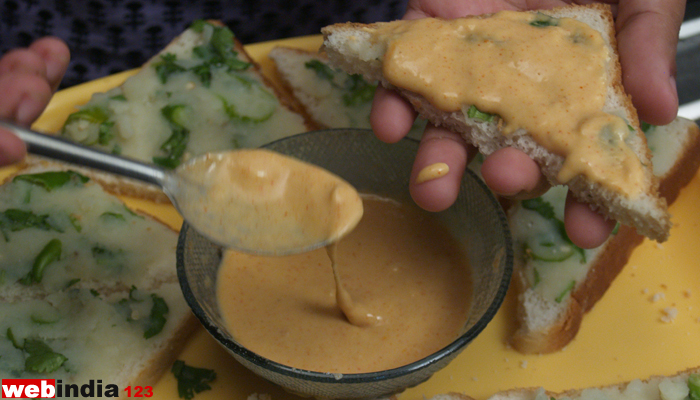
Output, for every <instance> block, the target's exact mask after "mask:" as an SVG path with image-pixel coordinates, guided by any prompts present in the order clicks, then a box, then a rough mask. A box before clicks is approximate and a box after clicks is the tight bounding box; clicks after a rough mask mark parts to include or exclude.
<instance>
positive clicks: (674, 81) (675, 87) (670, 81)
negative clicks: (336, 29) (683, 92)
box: [669, 75, 678, 97]
mask: <svg viewBox="0 0 700 400" xmlns="http://www.w3.org/2000/svg"><path fill="white" fill-rule="evenodd" d="M669 83H670V84H671V89H672V90H673V94H675V95H676V97H677V96H678V87H677V86H676V77H675V76H673V75H671V77H670V78H669Z"/></svg>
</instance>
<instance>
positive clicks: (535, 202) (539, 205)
mask: <svg viewBox="0 0 700 400" xmlns="http://www.w3.org/2000/svg"><path fill="white" fill-rule="evenodd" d="M520 205H522V206H523V208H525V209H527V210H532V211H535V212H537V213H538V214H540V215H541V216H543V217H544V218H545V219H556V216H555V215H554V207H552V205H551V204H549V202H547V201H546V200H544V199H543V198H541V197H536V198H534V199H527V200H523V201H521V202H520Z"/></svg>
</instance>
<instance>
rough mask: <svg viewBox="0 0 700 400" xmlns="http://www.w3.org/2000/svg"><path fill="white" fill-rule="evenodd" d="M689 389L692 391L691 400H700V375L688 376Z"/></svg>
mask: <svg viewBox="0 0 700 400" xmlns="http://www.w3.org/2000/svg"><path fill="white" fill-rule="evenodd" d="M688 389H689V390H690V395H689V397H690V400H700V374H690V376H688Z"/></svg>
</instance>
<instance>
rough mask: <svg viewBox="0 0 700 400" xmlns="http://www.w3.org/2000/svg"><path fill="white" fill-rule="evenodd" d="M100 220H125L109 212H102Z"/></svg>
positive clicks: (120, 215)
mask: <svg viewBox="0 0 700 400" xmlns="http://www.w3.org/2000/svg"><path fill="white" fill-rule="evenodd" d="M100 218H101V219H102V220H104V221H109V220H118V221H126V218H125V217H124V216H123V215H122V214H119V213H115V212H111V211H105V212H103V213H102V214H100Z"/></svg>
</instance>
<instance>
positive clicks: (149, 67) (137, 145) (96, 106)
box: [60, 21, 316, 202]
mask: <svg viewBox="0 0 700 400" xmlns="http://www.w3.org/2000/svg"><path fill="white" fill-rule="evenodd" d="M77 109H78V110H77V111H76V112H74V113H72V114H71V115H69V116H68V118H67V120H66V122H65V124H64V126H63V128H62V130H61V132H60V134H61V135H62V136H63V137H65V138H67V139H70V140H74V141H77V142H79V143H81V144H84V145H88V146H91V147H95V148H97V149H99V150H102V151H105V152H110V153H115V154H120V155H122V156H124V157H128V158H132V159H136V160H139V161H143V162H146V163H151V164H156V165H159V166H162V167H164V168H174V167H175V166H177V165H178V164H179V163H181V162H183V161H184V160H187V159H189V158H191V157H194V156H197V155H201V154H204V153H206V152H210V151H223V150H230V149H235V148H247V147H258V146H261V145H263V144H265V143H268V142H271V141H274V140H277V139H280V138H282V137H285V136H290V135H293V134H297V133H302V132H306V131H308V130H310V129H314V128H316V126H315V125H314V124H313V123H312V122H311V121H310V120H308V119H307V118H306V117H305V115H304V114H303V112H302V110H301V109H300V106H299V105H298V103H297V102H296V100H295V99H294V98H293V97H292V96H290V95H289V94H288V93H286V92H284V91H282V90H278V88H277V87H276V86H275V85H273V84H272V83H271V81H269V80H268V79H267V78H266V77H265V76H264V74H263V73H262V69H261V67H260V65H258V64H257V63H256V62H255V60H253V58H252V57H251V56H250V55H249V54H248V53H247V52H246V50H245V48H244V46H243V45H242V43H241V42H240V41H239V40H238V39H236V38H235V36H234V35H233V33H232V32H231V31H230V30H229V29H228V28H227V27H226V26H225V25H223V24H222V23H221V22H219V21H206V22H205V21H196V22H194V23H193V24H192V25H191V26H190V27H189V28H188V29H186V30H185V31H183V32H182V34H180V35H179V36H178V37H176V38H174V39H173V40H172V41H171V42H170V43H169V44H168V45H167V46H166V47H164V48H163V49H162V50H161V51H159V52H158V53H157V54H155V55H154V56H153V57H152V58H151V59H150V60H148V62H146V63H145V64H144V65H143V66H142V67H141V68H140V70H139V71H138V72H137V73H136V74H135V75H133V76H130V77H129V78H127V79H126V81H125V82H124V83H122V84H121V85H119V86H118V87H116V88H113V89H111V90H109V91H107V92H104V93H95V94H93V95H92V97H91V99H90V100H89V101H88V102H87V103H86V104H82V105H79V106H78V107H77ZM82 171H83V172H84V173H87V174H90V175H91V176H92V177H93V178H95V179H98V180H99V181H100V182H101V183H103V184H104V185H105V186H106V187H107V188H108V189H109V190H110V191H111V192H112V193H115V194H118V195H129V196H135V197H139V198H144V199H148V200H155V201H159V202H168V198H167V197H166V196H165V195H164V194H163V193H162V191H161V189H160V188H158V187H156V186H153V185H147V184H144V183H141V182H139V181H135V180H132V179H126V178H122V177H118V176H114V175H110V174H106V173H99V172H95V171H91V170H86V169H83V170H82Z"/></svg>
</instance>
